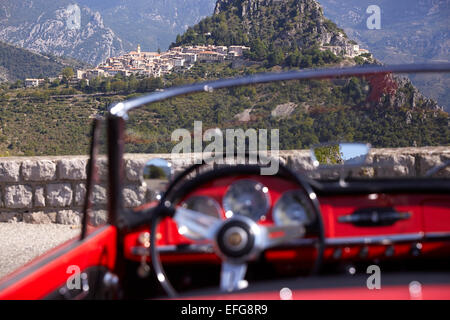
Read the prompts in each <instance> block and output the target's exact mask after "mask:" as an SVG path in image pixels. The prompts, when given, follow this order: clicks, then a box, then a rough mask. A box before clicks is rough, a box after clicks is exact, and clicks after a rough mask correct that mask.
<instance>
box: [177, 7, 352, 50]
mask: <svg viewBox="0 0 450 320" xmlns="http://www.w3.org/2000/svg"><path fill="white" fill-rule="evenodd" d="M256 40H258V41H262V42H263V43H264V44H265V45H266V47H269V46H272V47H274V48H283V49H285V51H286V50H290V49H294V48H297V49H300V50H302V49H308V48H312V47H319V46H323V45H325V44H326V45H332V46H339V47H342V48H344V47H345V46H347V45H349V44H350V40H349V39H348V38H347V37H346V35H345V33H344V32H343V30H341V29H339V28H338V27H337V26H336V24H334V23H333V22H332V21H330V20H328V19H326V18H325V17H324V15H323V11H322V8H321V7H320V5H319V4H318V3H317V2H316V1H314V0H302V1H289V0H288V1H279V0H218V1H217V3H216V7H215V10H214V15H213V16H212V17H209V18H206V19H204V20H202V21H201V22H200V23H199V24H197V25H195V26H193V27H190V28H188V30H187V32H186V33H185V34H184V35H183V36H182V37H179V38H177V41H176V43H175V44H174V45H180V44H195V43H214V44H217V45H232V44H242V45H251V44H252V43H253V44H254V42H255V41H256Z"/></svg>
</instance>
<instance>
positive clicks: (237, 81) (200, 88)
mask: <svg viewBox="0 0 450 320" xmlns="http://www.w3.org/2000/svg"><path fill="white" fill-rule="evenodd" d="M445 72H450V63H426V64H398V65H370V66H358V67H346V68H326V69H308V70H293V71H284V72H272V73H257V74H254V75H250V76H245V77H237V78H229V79H221V80H215V81H205V82H200V83H197V84H191V85H186V86H179V87H173V88H169V89H163V90H162V91H157V92H152V93H149V94H146V95H143V96H141V97H137V98H133V99H130V100H125V101H122V102H117V103H114V104H112V105H111V106H110V107H109V109H108V111H109V114H110V115H111V116H114V117H119V118H122V119H124V120H127V119H128V113H129V112H130V111H131V110H133V109H135V108H138V107H140V106H143V105H146V104H149V103H154V102H158V101H162V100H166V99H168V98H173V97H176V96H180V95H185V94H189V93H195V92H212V91H214V90H215V89H221V88H229V87H236V86H243V85H251V84H259V83H268V82H277V81H287V80H312V79H329V78H335V77H349V76H361V75H367V74H372V75H373V74H384V73H395V74H408V73H445Z"/></svg>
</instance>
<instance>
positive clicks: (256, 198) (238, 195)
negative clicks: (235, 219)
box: [223, 179, 270, 221]
mask: <svg viewBox="0 0 450 320" xmlns="http://www.w3.org/2000/svg"><path fill="white" fill-rule="evenodd" d="M269 207H270V196H269V189H268V188H267V187H266V186H264V185H263V184H262V183H260V182H258V181H254V180H250V179H243V180H239V181H237V182H235V183H233V184H232V185H231V186H230V188H229V189H228V191H227V193H226V194H225V197H224V198H223V208H224V210H225V215H226V216H227V217H230V216H232V215H235V214H238V215H243V216H246V217H249V218H250V219H252V220H254V221H258V220H259V219H261V217H263V216H264V215H265V214H266V213H267V211H268V210H269Z"/></svg>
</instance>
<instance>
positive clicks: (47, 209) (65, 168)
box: [0, 147, 450, 224]
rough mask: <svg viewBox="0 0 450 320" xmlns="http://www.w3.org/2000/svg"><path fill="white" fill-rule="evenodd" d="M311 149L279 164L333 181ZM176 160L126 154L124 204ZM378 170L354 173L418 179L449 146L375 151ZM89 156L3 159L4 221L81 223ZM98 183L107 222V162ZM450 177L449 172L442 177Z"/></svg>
mask: <svg viewBox="0 0 450 320" xmlns="http://www.w3.org/2000/svg"><path fill="white" fill-rule="evenodd" d="M309 155H310V153H309V151H308V150H289V151H280V153H279V156H280V162H281V163H283V164H286V165H287V166H289V167H290V168H292V169H294V170H295V171H298V172H303V173H307V174H310V175H312V176H313V177H326V176H333V173H332V172H326V171H324V172H317V171H314V170H313V169H314V168H313V165H312V162H311V160H310V158H309ZM152 158H163V159H168V160H171V161H172V163H173V167H174V170H175V172H180V171H182V170H183V169H184V168H186V167H187V166H188V165H190V161H189V159H190V158H189V157H186V156H183V157H182V156H181V155H180V156H178V157H176V158H172V157H171V155H170V154H126V155H125V167H124V170H125V172H124V175H123V176H124V179H125V181H124V190H123V195H124V203H125V206H127V207H136V206H139V205H141V204H143V203H145V202H146V201H148V200H149V197H150V195H149V191H148V190H147V188H146V187H145V186H144V185H143V184H142V182H141V179H140V173H141V171H142V168H143V167H144V165H145V162H146V160H149V159H152ZM368 160H369V163H370V164H372V165H373V166H368V167H367V168H362V169H358V170H355V171H354V172H352V173H351V174H352V175H356V176H367V177H399V176H408V177H419V176H424V175H425V173H426V172H427V171H428V170H430V169H431V168H433V167H434V166H436V165H440V164H443V163H445V162H447V161H450V148H449V147H424V148H396V149H372V151H371V154H370V156H369V159H368ZM87 163H88V157H86V156H55V157H8V158H0V222H13V221H24V222H28V223H62V224H74V223H78V222H79V219H80V215H81V211H82V207H83V202H84V197H85V194H86V186H85V183H86V166H87ZM97 165H98V173H99V179H98V180H99V182H98V184H96V185H95V186H94V190H93V202H94V210H96V212H99V213H100V215H99V216H96V217H95V219H97V220H101V219H104V216H105V210H106V203H107V188H106V173H107V162H106V159H104V158H100V159H99V161H98V163H97ZM437 176H440V177H448V178H450V168H446V169H445V170H442V171H441V172H439V174H437Z"/></svg>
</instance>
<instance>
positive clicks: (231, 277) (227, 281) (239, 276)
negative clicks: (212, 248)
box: [220, 261, 248, 292]
mask: <svg viewBox="0 0 450 320" xmlns="http://www.w3.org/2000/svg"><path fill="white" fill-rule="evenodd" d="M246 272H247V264H246V263H238V264H234V263H230V262H228V261H224V262H222V271H221V274H220V289H221V290H222V291H226V292H232V291H236V290H241V289H245V288H246V287H247V286H248V283H247V281H245V280H244V277H245V274H246Z"/></svg>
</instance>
